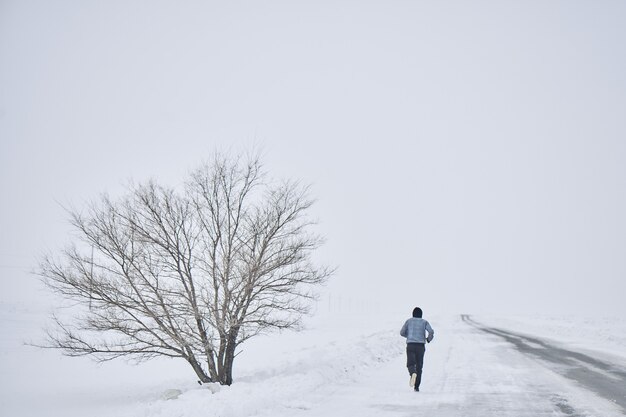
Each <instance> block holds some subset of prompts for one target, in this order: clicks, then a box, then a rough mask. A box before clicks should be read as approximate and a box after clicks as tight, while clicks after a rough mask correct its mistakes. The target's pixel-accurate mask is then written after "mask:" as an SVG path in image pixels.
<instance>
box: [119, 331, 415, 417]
mask: <svg viewBox="0 0 626 417" xmlns="http://www.w3.org/2000/svg"><path fill="white" fill-rule="evenodd" d="M398 338H399V337H398V335H397V332H395V331H385V332H379V333H374V334H371V335H368V336H361V337H357V338H352V339H351V340H341V341H332V342H328V343H324V344H320V345H311V346H306V347H301V348H297V349H295V351H291V352H285V354H284V356H285V358H284V360H283V362H282V364H280V365H279V366H276V367H272V368H265V369H260V370H258V371H256V372H253V373H250V374H244V375H243V376H242V377H240V378H238V379H237V381H236V382H235V383H234V384H233V385H232V386H230V387H219V389H217V390H215V389H213V390H214V391H217V392H215V393H211V390H210V389H208V388H216V387H206V386H202V387H201V386H198V387H197V388H193V389H188V390H187V391H185V392H184V393H183V394H182V395H180V396H179V397H178V399H176V400H163V399H159V400H156V401H153V402H151V403H149V404H144V405H143V406H142V407H141V409H139V408H138V409H136V410H133V412H132V413H130V414H128V415H129V416H130V415H132V416H151V417H158V416H167V417H172V416H177V417H187V416H189V417H191V416H199V415H211V416H214V417H239V416H242V417H243V416H251V415H272V414H275V413H277V412H278V411H282V412H285V411H288V410H292V411H293V412H296V411H298V410H306V409H308V408H310V407H311V405H310V404H308V403H307V402H306V401H305V400H302V399H299V398H302V393H303V392H305V393H310V392H313V391H321V390H324V389H325V388H327V387H328V386H330V385H331V384H332V385H336V384H338V383H339V384H341V383H352V382H356V381H357V380H358V377H359V375H362V374H363V373H364V372H366V371H367V370H368V369H370V368H372V367H376V366H380V364H382V363H384V362H387V361H389V360H391V359H395V358H397V357H398V356H399V355H401V354H402V352H403V345H402V343H398ZM309 340H310V339H309ZM320 342H321V343H323V342H324V340H320ZM279 414H280V413H279Z"/></svg>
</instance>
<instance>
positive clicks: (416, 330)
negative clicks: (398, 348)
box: [400, 317, 435, 343]
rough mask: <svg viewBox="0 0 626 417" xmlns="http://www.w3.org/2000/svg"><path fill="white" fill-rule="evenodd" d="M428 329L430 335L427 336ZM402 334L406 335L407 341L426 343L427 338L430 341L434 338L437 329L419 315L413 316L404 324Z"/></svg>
mask: <svg viewBox="0 0 626 417" xmlns="http://www.w3.org/2000/svg"><path fill="white" fill-rule="evenodd" d="M427 331H428V337H426V332H427ZM400 336H402V337H406V342H407V343H426V341H427V340H428V341H429V342H430V341H431V340H433V337H435V331H434V330H433V328H432V327H430V323H428V321H426V320H424V319H421V318H418V317H411V318H410V319H408V320H407V321H406V322H405V323H404V326H402V329H401V330H400Z"/></svg>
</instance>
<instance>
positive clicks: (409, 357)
mask: <svg viewBox="0 0 626 417" xmlns="http://www.w3.org/2000/svg"><path fill="white" fill-rule="evenodd" d="M426 332H428V336H426ZM400 336H402V337H406V367H407V368H408V370H409V375H411V380H410V382H409V385H410V386H411V387H412V388H413V389H415V391H419V390H420V383H421V382H422V366H423V365H424V352H425V351H426V345H425V343H426V342H428V343H430V342H431V340H433V337H434V336H435V331H434V330H433V328H432V327H430V323H428V321H426V320H424V319H423V318H422V309H421V308H419V307H415V308H414V309H413V317H411V318H410V319H408V320H407V321H406V322H405V323H404V326H402V330H400Z"/></svg>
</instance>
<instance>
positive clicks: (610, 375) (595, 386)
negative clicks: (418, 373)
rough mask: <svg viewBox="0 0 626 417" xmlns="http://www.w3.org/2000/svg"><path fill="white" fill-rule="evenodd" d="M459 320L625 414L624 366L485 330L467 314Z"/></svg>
mask: <svg viewBox="0 0 626 417" xmlns="http://www.w3.org/2000/svg"><path fill="white" fill-rule="evenodd" d="M461 318H462V320H463V321H464V322H465V323H467V324H469V325H470V326H473V327H475V328H476V329H479V330H481V331H483V332H486V333H490V334H492V335H495V336H499V337H501V338H503V339H505V340H506V341H508V342H510V343H512V344H513V345H514V346H515V347H516V348H517V349H518V350H519V351H520V352H522V353H524V354H527V355H532V356H534V357H535V358H537V359H538V360H539V361H540V362H541V363H542V364H543V365H544V366H547V367H549V368H550V369H551V370H553V371H554V372H556V373H558V374H560V375H562V376H564V377H566V378H569V379H571V380H574V381H576V382H577V383H578V384H579V385H580V386H582V387H584V388H586V389H588V390H590V391H593V392H594V393H596V394H597V395H599V396H601V397H603V398H605V399H607V400H609V401H612V402H613V403H615V404H617V405H618V406H620V407H621V408H622V410H623V411H624V413H625V415H626V368H625V367H624V366H621V365H618V364H613V363H608V362H605V361H602V360H599V359H597V358H594V357H593V356H590V355H589V354H583V353H580V352H576V351H573V350H568V349H565V348H563V347H560V346H556V345H555V344H553V343H551V342H548V341H546V340H543V339H538V338H535V337H530V336H528V335H523V334H519V333H515V332H511V331H509V330H503V329H498V328H493V327H487V326H484V325H482V324H480V323H478V322H476V321H474V320H472V318H471V317H470V316H469V315H462V316H461ZM564 407H566V406H564ZM561 411H563V412H565V414H569V415H576V412H575V410H572V409H562V410H561Z"/></svg>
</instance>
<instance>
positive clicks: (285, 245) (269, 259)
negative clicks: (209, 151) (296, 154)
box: [40, 155, 332, 385]
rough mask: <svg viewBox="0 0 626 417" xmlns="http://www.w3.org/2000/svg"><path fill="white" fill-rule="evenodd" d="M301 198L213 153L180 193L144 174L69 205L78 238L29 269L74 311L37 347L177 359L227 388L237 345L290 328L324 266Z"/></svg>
mask: <svg viewBox="0 0 626 417" xmlns="http://www.w3.org/2000/svg"><path fill="white" fill-rule="evenodd" d="M311 205H312V200H311V199H310V198H309V197H308V190H307V188H306V187H302V186H301V185H299V184H298V183H296V182H282V183H279V184H268V183H266V182H265V181H264V175H263V173H262V167H261V164H260V161H259V159H258V158H256V157H253V158H247V159H244V158H242V157H229V156H224V155H221V156H216V157H215V158H214V159H213V160H212V161H211V162H210V163H207V164H205V165H203V166H202V167H200V168H199V169H197V170H196V171H194V172H193V173H192V175H191V176H190V179H189V181H188V182H187V183H186V185H185V188H184V192H183V193H179V192H176V191H175V190H173V189H169V188H165V187H162V186H159V185H157V184H155V183H154V182H149V183H146V184H143V185H138V186H131V187H129V190H128V193H127V194H126V196H125V197H123V198H121V199H119V200H115V201H113V200H111V199H110V198H109V197H107V196H103V197H102V198H101V199H100V200H99V201H97V202H96V203H93V204H91V205H90V206H89V208H88V209H87V210H85V213H80V212H78V211H70V215H71V222H72V225H73V226H74V227H75V229H76V230H77V231H78V235H79V238H80V241H79V242H78V244H74V245H73V246H71V247H69V248H68V249H66V250H65V251H64V252H63V254H62V255H61V256H60V257H56V258H53V257H46V258H45V259H43V261H42V263H41V267H40V275H41V276H42V277H43V279H44V282H45V283H46V284H47V285H48V286H49V287H50V288H51V289H52V290H53V291H55V292H56V293H58V294H61V295H62V296H64V297H66V298H68V299H70V300H73V301H77V302H80V303H82V304H83V305H84V306H85V308H84V309H83V310H84V313H82V314H81V315H79V316H75V317H73V318H72V319H71V320H69V322H67V320H61V319H56V326H55V327H56V331H55V332H49V333H48V339H49V345H48V346H49V347H54V348H60V349H62V350H63V351H64V352H65V353H66V354H67V355H71V356H78V355H93V356H94V357H95V358H96V359H97V360H102V361H103V360H109V359H112V358H117V357H121V356H130V355H132V356H133V357H135V358H137V359H139V360H144V359H149V358H152V357H155V356H170V357H177V358H183V359H185V360H186V361H187V362H188V363H189V364H190V365H191V367H192V368H193V370H194V371H195V373H196V374H197V376H198V378H199V379H200V380H201V381H202V382H219V383H221V384H226V385H230V384H231V383H232V381H233V375H232V369H233V361H234V359H235V356H236V352H237V347H238V346H239V345H241V343H243V342H245V341H246V340H248V339H249V338H251V337H253V336H255V335H258V334H260V333H263V332H266V331H270V330H272V329H287V328H294V327H297V326H298V325H299V324H300V320H301V318H302V315H303V314H304V313H306V312H307V306H308V305H309V302H308V301H309V300H310V299H311V298H312V297H314V293H313V292H312V291H314V290H315V287H316V286H317V285H318V284H321V283H323V282H324V281H325V280H326V279H327V278H328V277H329V276H330V274H331V272H332V271H331V270H330V269H328V268H326V267H319V266H316V265H315V264H314V263H313V262H312V261H311V255H312V253H313V251H314V250H315V249H317V248H318V247H319V246H320V245H321V244H322V239H321V238H320V237H319V236H317V235H316V234H314V233H312V232H311V231H310V226H311V224H312V223H311V221H310V220H309V218H308V214H307V213H308V211H309V208H310V207H311ZM86 306H89V308H87V307H86Z"/></svg>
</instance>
